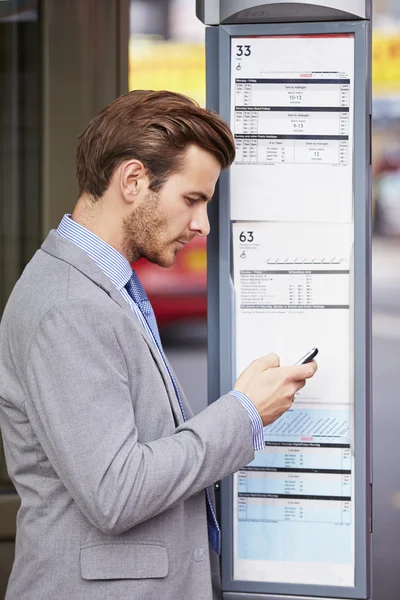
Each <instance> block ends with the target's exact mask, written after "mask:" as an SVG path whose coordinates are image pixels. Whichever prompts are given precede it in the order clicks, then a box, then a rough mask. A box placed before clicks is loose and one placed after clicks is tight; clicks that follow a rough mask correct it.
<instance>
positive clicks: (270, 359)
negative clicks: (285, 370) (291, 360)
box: [259, 352, 280, 370]
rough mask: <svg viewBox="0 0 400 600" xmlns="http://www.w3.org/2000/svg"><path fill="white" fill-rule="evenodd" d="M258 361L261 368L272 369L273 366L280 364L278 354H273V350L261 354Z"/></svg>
mask: <svg viewBox="0 0 400 600" xmlns="http://www.w3.org/2000/svg"><path fill="white" fill-rule="evenodd" d="M259 361H260V366H261V368H262V369H263V370H266V369H272V368H273V367H279V365H280V360H279V356H278V355H277V354H275V352H271V353H270V354H267V355H266V356H262V357H261V358H259Z"/></svg>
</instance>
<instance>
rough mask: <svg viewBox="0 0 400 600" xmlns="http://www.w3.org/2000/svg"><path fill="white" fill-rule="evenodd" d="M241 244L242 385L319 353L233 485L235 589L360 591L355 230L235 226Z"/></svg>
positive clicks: (237, 264) (237, 270)
mask: <svg viewBox="0 0 400 600" xmlns="http://www.w3.org/2000/svg"><path fill="white" fill-rule="evenodd" d="M232 239H233V260H234V287H235V327H236V374H239V373H240V372H242V371H243V369H244V368H245V367H246V366H247V365H248V364H249V363H250V362H251V361H252V360H254V359H255V358H257V357H259V356H262V355H265V354H268V353H269V352H277V353H278V354H279V356H280V359H281V365H292V364H294V363H295V362H297V360H299V359H300V358H301V357H302V356H303V355H304V354H305V353H306V352H307V351H308V350H310V349H311V348H312V347H314V346H317V347H318V349H319V354H318V356H317V362H318V371H317V373H316V375H315V376H314V377H313V378H312V379H311V380H310V381H308V382H307V385H306V386H305V387H304V388H303V389H302V390H300V391H299V392H298V393H297V394H296V398H295V401H294V403H293V406H292V408H291V409H290V410H288V411H287V412H286V413H284V414H283V415H282V416H281V417H280V418H279V419H278V420H276V421H275V422H274V423H272V424H271V425H269V426H267V427H265V428H264V440H265V448H264V450H262V451H260V452H257V453H256V457H255V459H254V460H253V462H252V463H250V464H249V465H247V466H246V467H244V468H243V469H242V470H241V471H239V473H237V474H236V475H235V476H234V524H233V525H234V527H233V531H234V578H235V579H237V580H248V581H263V582H268V581H271V582H286V583H298V584H314V585H318V584H321V585H333V586H353V585H354V515H353V510H354V490H353V483H354V456H353V452H352V447H353V446H352V436H353V408H354V407H353V389H352V372H353V363H352V360H353V357H352V331H351V328H352V319H351V310H352V308H351V302H352V300H351V286H350V277H351V264H352V262H351V257H352V246H353V226H352V224H346V223H333V224H330V223H265V222H263V223H260V222H249V221H245V222H235V223H233V226H232Z"/></svg>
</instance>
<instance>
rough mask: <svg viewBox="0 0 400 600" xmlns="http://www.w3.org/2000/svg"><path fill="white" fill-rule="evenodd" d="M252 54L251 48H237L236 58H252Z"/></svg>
mask: <svg viewBox="0 0 400 600" xmlns="http://www.w3.org/2000/svg"><path fill="white" fill-rule="evenodd" d="M243 48H244V51H243ZM250 54H251V46H236V56H250Z"/></svg>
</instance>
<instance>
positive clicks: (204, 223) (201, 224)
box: [191, 204, 210, 236]
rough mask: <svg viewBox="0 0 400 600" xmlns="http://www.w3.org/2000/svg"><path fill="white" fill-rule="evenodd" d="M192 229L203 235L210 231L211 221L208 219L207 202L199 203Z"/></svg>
mask: <svg viewBox="0 0 400 600" xmlns="http://www.w3.org/2000/svg"><path fill="white" fill-rule="evenodd" d="M191 229H192V231H196V232H197V233H198V234H199V235H201V236H207V235H208V234H209V233H210V221H209V220H208V213H207V205H206V204H202V205H199V207H198V211H196V215H195V218H194V219H193V220H192V223H191Z"/></svg>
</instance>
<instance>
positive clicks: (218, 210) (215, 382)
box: [206, 21, 372, 600]
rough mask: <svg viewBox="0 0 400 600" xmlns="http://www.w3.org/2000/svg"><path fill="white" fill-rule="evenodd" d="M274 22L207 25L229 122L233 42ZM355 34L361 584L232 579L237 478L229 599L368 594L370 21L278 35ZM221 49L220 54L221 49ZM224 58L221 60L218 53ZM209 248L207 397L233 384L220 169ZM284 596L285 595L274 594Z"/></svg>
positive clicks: (225, 188) (211, 81) (229, 491)
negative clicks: (320, 583) (316, 584)
mask: <svg viewBox="0 0 400 600" xmlns="http://www.w3.org/2000/svg"><path fill="white" fill-rule="evenodd" d="M276 33H277V29H276V26H275V25H271V24H265V25H264V24H263V25H233V26H219V27H218V28H214V27H213V28H208V29H207V31H206V44H207V59H208V60H207V106H209V107H210V108H213V109H215V110H217V111H218V112H219V113H220V114H221V116H222V117H223V118H224V119H225V120H226V121H227V122H230V118H231V114H230V40H231V37H234V36H239V35H240V36H247V35H252V36H257V35H269V34H270V35H272V34H274V35H276ZM313 33H314V34H318V33H319V34H321V33H322V34H324V33H354V38H355V79H354V106H356V107H357V110H355V111H354V150H353V160H354V166H353V173H354V180H353V181H354V184H353V185H354V265H355V268H354V272H353V275H354V278H353V282H354V305H353V312H354V422H355V424H356V426H355V434H354V435H355V437H354V445H355V448H356V451H355V478H354V489H355V490H356V494H355V554H356V556H355V586H354V587H334V586H315V585H303V584H301V585H300V584H299V585H295V584H283V583H262V582H243V581H234V580H233V578H232V575H233V560H232V547H233V485H232V477H229V478H227V479H226V480H224V481H223V482H222V484H221V508H222V510H221V513H222V514H221V517H222V518H221V526H222V533H223V536H222V589H223V590H224V592H225V593H224V598H225V600H250V599H251V600H258V599H260V600H261V598H265V599H267V598H269V600H275V599H276V600H278V598H279V600H291V599H294V598H295V597H296V596H298V595H301V596H302V598H303V600H307V598H311V597H313V598H316V597H319V598H320V599H321V600H322V599H323V598H349V599H350V598H363V599H364V598H369V597H370V572H371V565H370V563H371V547H370V546H371V540H370V531H371V530H372V529H371V514H372V507H371V486H372V475H371V458H370V457H371V444H370V439H371V301H370V296H371V292H370V290H371V260H370V256H371V202H370V191H371V167H370V143H371V141H370V136H371V132H370V115H371V95H370V90H371V82H370V73H371V70H370V58H369V57H370V24H369V22H367V21H355V22H353V21H343V22H327V23H296V24H289V23H280V24H279V35H291V34H300V35H301V34H313ZM217 47H218V54H217ZM217 56H218V60H216V57H217ZM210 220H211V224H212V227H211V232H212V233H211V234H210V237H209V246H208V251H209V253H211V255H212V256H213V257H215V256H218V261H216V260H215V259H214V260H213V261H211V260H210V261H208V264H209V271H208V300H209V309H208V310H209V330H208V335H209V363H208V369H209V400H210V402H212V401H213V400H215V399H216V398H218V397H219V396H220V395H222V394H224V393H226V392H228V391H229V390H230V389H231V387H232V383H233V381H234V376H233V374H234V372H233V364H234V362H233V360H232V353H233V352H234V348H235V345H234V327H233V322H234V306H233V293H232V291H233V283H232V281H233V280H232V256H231V221H230V212H229V176H228V173H227V172H224V173H222V175H221V178H220V182H219V186H218V190H217V196H216V199H215V204H214V205H213V206H212V207H211V209H210ZM276 594H278V595H279V596H276Z"/></svg>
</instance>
